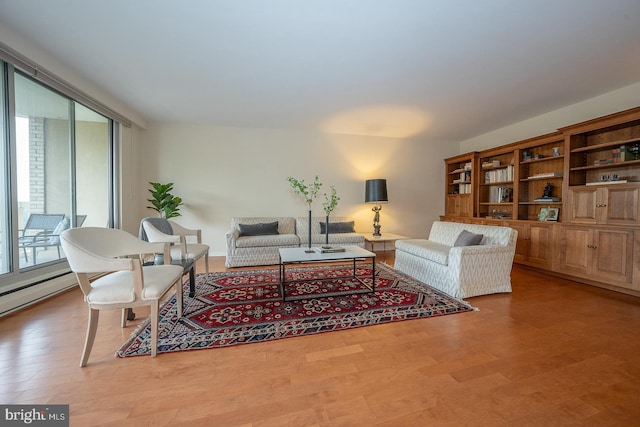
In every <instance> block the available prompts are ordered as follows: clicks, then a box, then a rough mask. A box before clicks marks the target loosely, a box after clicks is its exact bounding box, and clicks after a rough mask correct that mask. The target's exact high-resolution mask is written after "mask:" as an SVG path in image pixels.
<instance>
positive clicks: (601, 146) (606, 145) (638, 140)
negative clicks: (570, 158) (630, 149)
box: [571, 138, 640, 153]
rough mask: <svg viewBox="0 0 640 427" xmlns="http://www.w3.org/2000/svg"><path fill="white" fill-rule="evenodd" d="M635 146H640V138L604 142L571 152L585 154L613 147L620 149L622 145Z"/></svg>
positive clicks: (574, 149)
mask: <svg viewBox="0 0 640 427" xmlns="http://www.w3.org/2000/svg"><path fill="white" fill-rule="evenodd" d="M634 144H640V138H632V139H626V140H623V141H611V142H604V143H601V144H594V145H587V146H584V147H578V148H573V149H572V150H571V152H572V153H583V152H587V151H598V150H605V149H609V148H612V147H619V146H621V145H634Z"/></svg>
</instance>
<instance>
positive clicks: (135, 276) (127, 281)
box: [60, 227, 183, 367]
mask: <svg viewBox="0 0 640 427" xmlns="http://www.w3.org/2000/svg"><path fill="white" fill-rule="evenodd" d="M60 239H61V242H62V248H63V249H64V252H65V254H66V255H67V260H68V261H69V266H70V267H71V270H72V271H73V272H74V273H75V274H76V277H77V278H78V283H79V285H80V288H81V289H82V292H83V293H84V299H85V301H86V302H87V304H88V306H89V319H88V325H87V335H86V339H85V344H84V350H83V351H82V358H81V359H80V367H84V366H86V365H87V360H88V359H89V354H90V353H91V348H92V347H93V342H94V340H95V337H96V330H97V327H98V315H99V311H100V310H105V309H122V327H125V326H126V322H127V316H126V314H127V309H129V308H132V307H137V306H144V305H148V306H150V307H151V356H152V357H155V356H156V355H157V351H158V313H159V308H160V300H161V298H162V297H163V296H164V295H165V294H167V292H168V291H169V290H170V289H171V288H172V287H173V286H174V285H175V288H176V299H177V307H178V316H182V271H183V270H182V267H180V266H177V265H168V264H165V265H151V266H143V262H142V257H141V254H151V253H163V254H164V255H165V259H167V260H168V259H169V257H168V255H169V246H168V245H167V244H166V243H149V242H144V241H142V240H140V239H138V238H137V237H135V236H133V235H131V234H129V233H127V232H126V231H122V230H116V229H111V228H100V227H82V228H72V229H68V230H65V231H64V232H63V233H62V234H61V236H60ZM94 275H97V278H96V279H95V280H91V276H94Z"/></svg>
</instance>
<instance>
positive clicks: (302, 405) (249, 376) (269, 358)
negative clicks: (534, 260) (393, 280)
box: [0, 258, 640, 427]
mask: <svg viewBox="0 0 640 427" xmlns="http://www.w3.org/2000/svg"><path fill="white" fill-rule="evenodd" d="M391 261H392V259H391ZM199 267H201V266H199ZM199 270H200V271H202V269H201V268H200V269H199ZM212 270H214V271H219V270H224V259H223V258H214V259H213V260H212ZM512 277H513V293H512V294H500V295H487V296H482V297H476V298H470V299H469V300H468V301H469V302H470V303H472V305H474V306H475V307H478V308H479V309H480V310H479V311H475V312H468V313H462V314H455V315H449V316H443V317H437V318H430V319H420V320H411V321H404V322H397V323H391V324H384V325H376V326H370V327H365V328H359V329H351V330H347V331H340V332H331V333H326V334H320V335H315V336H306V337H298V338H290V339H284V340H278V341H272V342H266V343H258V344H249V345H240V346H235V347H229V348H223V349H214V350H200V351H189V352H179V353H172V354H160V355H158V357H157V358H155V359H154V358H151V357H131V358H126V359H118V358H115V357H114V352H115V351H116V350H117V349H118V348H119V347H120V345H121V344H122V343H123V342H124V341H125V340H126V339H127V338H128V337H129V335H130V334H131V333H132V331H133V330H134V329H135V323H137V321H136V322H134V324H133V325H131V326H129V327H127V328H126V329H124V330H123V329H121V328H120V327H119V316H120V314H119V312H117V311H113V312H103V313H102V314H101V318H100V323H99V328H98V333H97V338H96V343H95V345H94V347H93V351H92V353H91V356H90V358H89V364H88V366H87V367H86V368H79V367H78V363H79V359H80V353H81V351H82V345H83V341H84V334H85V327H86V325H85V322H86V318H87V309H86V306H85V304H84V302H83V300H82V295H81V292H80V291H79V290H78V289H75V290H72V291H69V292H66V293H64V294H61V295H59V296H56V297H54V298H52V299H50V300H47V301H45V302H42V303H40V304H37V305H34V306H32V307H29V308H27V309H24V310H22V311H20V312H17V313H14V314H12V315H9V316H6V317H4V318H1V319H0V403H3V404H7V403H25V404H47V403H49V404H53V403H68V404H70V412H71V425H72V426H98V425H100V426H143V425H151V426H162V425H172V426H180V425H183V426H256V427H257V426H372V425H375V426H460V425H469V426H476V425H477V426H574V425H575V426H582V425H587V426H637V425H640V298H635V297H631V296H627V295H622V294H617V293H614V292H611V291H606V290H601V289H598V288H594V287H590V286H586V285H581V284H578V283H575V282H571V281H567V280H561V279H557V278H553V277H550V276H547V275H544V274H540V273H536V272H532V271H529V270H525V269H523V268H519V267H514V269H513V275H512ZM137 311H138V312H139V313H138V316H139V317H144V315H146V313H143V312H142V310H140V309H138V310H137Z"/></svg>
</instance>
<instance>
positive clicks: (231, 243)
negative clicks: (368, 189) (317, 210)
mask: <svg viewBox="0 0 640 427" xmlns="http://www.w3.org/2000/svg"><path fill="white" fill-rule="evenodd" d="M351 221H353V219H352V218H349V217H330V218H329V223H330V224H336V223H344V222H351ZM273 222H277V223H278V225H277V231H278V234H267V235H257V236H242V235H241V233H240V225H241V224H242V225H256V224H269V223H273ZM320 222H325V218H324V217H313V218H312V220H311V245H312V246H320V245H322V244H324V243H325V235H324V234H321V233H320ZM308 224H309V218H308V217H298V218H294V217H235V218H232V219H231V228H230V229H229V230H228V231H227V233H226V235H225V239H226V246H227V258H226V261H225V265H226V266H227V267H246V266H253V265H271V264H277V263H278V262H280V257H279V254H278V249H279V248H297V247H300V246H303V247H304V246H308V242H309V228H308V227H309V226H308ZM330 227H331V226H330ZM329 244H330V245H357V246H360V247H364V235H362V234H360V233H356V232H351V233H330V234H329Z"/></svg>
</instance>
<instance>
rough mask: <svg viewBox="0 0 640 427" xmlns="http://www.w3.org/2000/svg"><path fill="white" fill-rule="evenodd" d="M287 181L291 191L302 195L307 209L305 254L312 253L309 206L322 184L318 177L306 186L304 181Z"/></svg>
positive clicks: (292, 179) (290, 179)
mask: <svg viewBox="0 0 640 427" xmlns="http://www.w3.org/2000/svg"><path fill="white" fill-rule="evenodd" d="M287 181H289V184H290V185H291V188H293V191H294V193H295V194H300V195H302V197H304V202H305V203H306V204H307V206H308V207H309V247H308V249H307V252H312V251H313V250H312V249H311V205H312V204H313V200H314V199H315V198H316V197H318V192H319V191H320V188H321V187H322V183H321V182H320V178H319V177H318V175H316V176H315V178H314V180H313V182H312V183H311V184H308V185H307V184H305V182H304V179H300V180H298V179H296V178H294V177H292V176H290V177H288V178H287Z"/></svg>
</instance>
